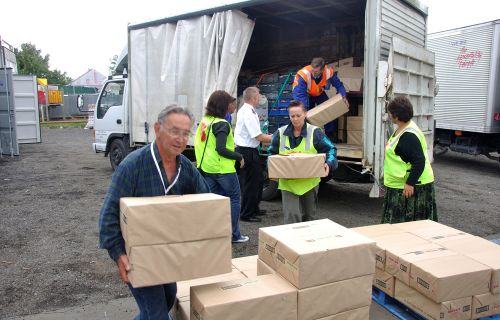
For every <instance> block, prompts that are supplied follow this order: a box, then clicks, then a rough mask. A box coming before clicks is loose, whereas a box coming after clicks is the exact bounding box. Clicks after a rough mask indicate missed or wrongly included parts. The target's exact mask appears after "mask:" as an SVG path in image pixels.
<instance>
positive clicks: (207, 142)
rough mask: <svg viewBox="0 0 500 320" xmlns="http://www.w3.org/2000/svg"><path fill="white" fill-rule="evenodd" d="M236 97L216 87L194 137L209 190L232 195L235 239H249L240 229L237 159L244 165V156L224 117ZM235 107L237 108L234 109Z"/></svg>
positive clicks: (195, 148)
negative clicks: (237, 150)
mask: <svg viewBox="0 0 500 320" xmlns="http://www.w3.org/2000/svg"><path fill="white" fill-rule="evenodd" d="M235 102H236V99H235V98H233V97H231V95H229V93H227V92H225V91H222V90H217V91H215V92H213V93H212V94H211V95H210V97H209V98H208V103H207V108H206V113H205V116H204V117H203V119H202V120H201V122H200V124H199V125H198V129H197V130H196V137H195V141H194V151H195V155H196V165H197V167H198V169H199V170H200V171H201V172H202V175H203V177H204V178H205V180H206V181H207V183H208V186H209V187H210V191H211V192H213V193H216V194H220V195H224V196H227V197H229V198H230V199H231V225H232V229H233V230H232V235H233V237H232V241H233V243H235V242H246V241H248V239H249V238H248V237H247V236H244V235H242V234H241V232H240V227H239V223H240V209H241V208H240V184H239V181H238V176H237V174H236V168H235V162H236V161H238V162H239V163H240V166H241V167H243V166H244V161H243V156H242V155H241V154H239V153H237V152H234V139H233V129H232V127H231V124H230V123H229V122H227V121H226V120H225V119H224V118H225V117H226V115H227V112H228V109H229V107H230V105H232V104H234V103H235ZM233 111H234V110H233Z"/></svg>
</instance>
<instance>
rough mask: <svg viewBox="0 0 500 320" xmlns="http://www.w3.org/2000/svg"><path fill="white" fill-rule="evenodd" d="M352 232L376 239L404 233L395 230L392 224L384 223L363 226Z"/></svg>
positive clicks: (397, 229)
mask: <svg viewBox="0 0 500 320" xmlns="http://www.w3.org/2000/svg"><path fill="white" fill-rule="evenodd" d="M351 230H352V231H356V232H358V233H361V234H362V235H364V236H367V237H368V238H372V239H376V238H378V237H384V236H388V235H392V234H398V233H405V232H406V231H404V230H402V229H399V228H397V227H396V226H395V225H393V224H389V223H384V224H374V225H371V226H363V227H356V228H351Z"/></svg>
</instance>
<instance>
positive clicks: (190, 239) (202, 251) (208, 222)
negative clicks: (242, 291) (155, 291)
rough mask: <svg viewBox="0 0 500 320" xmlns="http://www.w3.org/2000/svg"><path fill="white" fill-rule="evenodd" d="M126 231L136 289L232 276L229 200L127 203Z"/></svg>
mask: <svg viewBox="0 0 500 320" xmlns="http://www.w3.org/2000/svg"><path fill="white" fill-rule="evenodd" d="M120 226H121V231H122V235H123V238H124V240H125V249H126V252H127V255H128V257H129V261H130V265H131V268H132V269H131V271H130V272H129V274H128V277H129V280H130V282H131V284H132V285H133V286H134V287H136V288H139V287H144V286H151V285H157V284H162V283H170V282H175V281H181V280H187V279H194V278H200V277H206V276H212V275H216V274H223V273H227V272H230V271H231V254H232V252H231V239H230V238H231V218H230V207H229V198H227V197H222V196H219V195H215V194H210V193H207V194H192V195H184V196H162V197H147V198H121V199H120ZM172 226H175V227H172ZM193 230H196V232H193Z"/></svg>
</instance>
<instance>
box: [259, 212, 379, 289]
mask: <svg viewBox="0 0 500 320" xmlns="http://www.w3.org/2000/svg"><path fill="white" fill-rule="evenodd" d="M258 251H259V259H261V260H262V261H263V262H265V263H266V264H267V265H269V266H270V267H271V268H273V269H274V270H276V271H277V272H278V273H279V274H280V275H282V276H283V277H284V278H285V279H287V280H288V281H290V282H291V283H292V284H293V285H295V286H296V287H297V288H298V289H305V288H309V287H314V286H319V285H322V284H327V283H331V282H336V281H341V280H346V279H350V278H355V277H359V276H363V275H368V274H373V272H374V270H375V243H374V241H373V240H371V239H368V238H366V237H365V236H363V235H361V234H359V233H357V232H354V231H352V230H349V229H347V228H345V227H343V226H341V225H339V224H337V223H335V222H333V221H331V220H329V219H322V220H315V221H308V222H301V223H294V224H287V225H280V226H274V227H266V228H260V229H259V250H258Z"/></svg>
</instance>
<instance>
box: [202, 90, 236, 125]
mask: <svg viewBox="0 0 500 320" xmlns="http://www.w3.org/2000/svg"><path fill="white" fill-rule="evenodd" d="M233 101H235V98H234V97H231V95H230V94H229V93H227V92H226V91H223V90H217V91H214V92H213V93H212V94H211V95H210V98H208V103H207V108H206V110H207V111H206V113H205V115H207V116H213V117H217V118H222V119H224V118H225V117H226V114H227V110H228V107H229V104H230V103H231V102H233Z"/></svg>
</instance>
